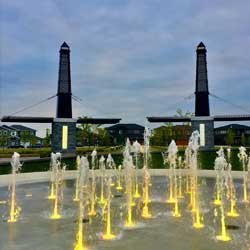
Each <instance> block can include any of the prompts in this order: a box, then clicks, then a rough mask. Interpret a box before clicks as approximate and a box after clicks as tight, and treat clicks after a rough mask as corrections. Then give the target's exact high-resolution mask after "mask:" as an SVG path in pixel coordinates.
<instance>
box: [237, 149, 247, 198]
mask: <svg viewBox="0 0 250 250" xmlns="http://www.w3.org/2000/svg"><path fill="white" fill-rule="evenodd" d="M239 151H240V152H239V154H238V157H239V160H240V162H241V164H242V169H243V200H242V201H243V202H248V197H247V196H248V194H247V177H248V171H247V159H248V157H247V153H246V148H245V147H240V148H239Z"/></svg>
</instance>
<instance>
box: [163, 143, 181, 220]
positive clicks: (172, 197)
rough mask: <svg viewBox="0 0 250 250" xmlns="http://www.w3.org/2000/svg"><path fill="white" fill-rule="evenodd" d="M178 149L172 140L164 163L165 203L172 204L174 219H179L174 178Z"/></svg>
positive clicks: (176, 184)
mask: <svg viewBox="0 0 250 250" xmlns="http://www.w3.org/2000/svg"><path fill="white" fill-rule="evenodd" d="M177 152H178V148H177V146H176V144H175V141H174V140H172V141H171V142H170V144H169V146H168V150H167V153H166V154H165V160H164V162H167V163H168V164H169V189H168V190H169V196H168V199H167V203H170V204H174V211H173V216H174V217H181V214H180V211H179V204H178V181H177V176H176V161H177Z"/></svg>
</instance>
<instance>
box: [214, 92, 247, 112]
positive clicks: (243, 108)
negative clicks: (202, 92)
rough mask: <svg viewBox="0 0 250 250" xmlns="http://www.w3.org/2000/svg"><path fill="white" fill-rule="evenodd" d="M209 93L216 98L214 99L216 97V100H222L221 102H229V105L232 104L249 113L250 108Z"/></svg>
mask: <svg viewBox="0 0 250 250" xmlns="http://www.w3.org/2000/svg"><path fill="white" fill-rule="evenodd" d="M209 95H210V96H212V97H214V98H216V99H218V100H220V101H222V102H224V103H227V104H230V105H231V106H233V107H235V108H238V109H241V110H243V111H245V112H247V113H248V114H250V110H248V109H247V108H245V107H243V106H241V105H238V104H235V103H233V102H231V101H228V100H226V99H224V98H222V97H219V96H217V95H215V94H212V93H210V94H209Z"/></svg>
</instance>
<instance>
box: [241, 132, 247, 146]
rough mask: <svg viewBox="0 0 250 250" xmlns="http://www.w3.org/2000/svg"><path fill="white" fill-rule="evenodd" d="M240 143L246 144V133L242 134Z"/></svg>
mask: <svg viewBox="0 0 250 250" xmlns="http://www.w3.org/2000/svg"><path fill="white" fill-rule="evenodd" d="M240 143H241V145H242V146H246V137H245V134H244V133H242V134H241V138H240Z"/></svg>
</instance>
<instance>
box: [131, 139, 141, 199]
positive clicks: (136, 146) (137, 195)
mask: <svg viewBox="0 0 250 250" xmlns="http://www.w3.org/2000/svg"><path fill="white" fill-rule="evenodd" d="M132 152H134V158H135V183H134V186H135V188H134V195H133V197H134V198H140V197H141V195H140V192H139V183H138V168H139V155H140V152H141V144H140V143H139V142H138V141H135V142H134V143H133V146H132Z"/></svg>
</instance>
